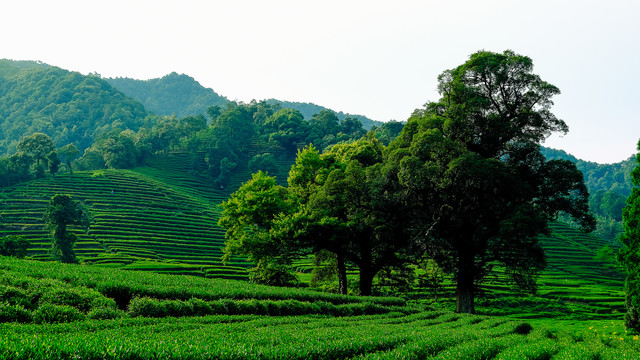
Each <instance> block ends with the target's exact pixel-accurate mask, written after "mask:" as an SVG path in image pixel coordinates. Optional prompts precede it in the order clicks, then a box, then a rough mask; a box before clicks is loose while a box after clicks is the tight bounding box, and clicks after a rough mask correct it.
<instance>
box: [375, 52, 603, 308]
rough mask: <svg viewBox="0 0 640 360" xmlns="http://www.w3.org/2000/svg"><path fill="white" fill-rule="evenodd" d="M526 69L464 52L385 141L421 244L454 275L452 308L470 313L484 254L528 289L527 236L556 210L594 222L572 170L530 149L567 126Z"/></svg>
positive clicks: (526, 62) (522, 61) (538, 257)
mask: <svg viewBox="0 0 640 360" xmlns="http://www.w3.org/2000/svg"><path fill="white" fill-rule="evenodd" d="M532 68H533V64H532V62H531V59H529V58H528V57H525V56H521V55H517V54H515V53H513V52H511V51H505V52H504V53H502V54H500V53H491V52H485V51H481V52H478V53H475V54H473V55H471V57H470V59H469V60H468V61H467V62H466V63H465V64H463V65H461V66H459V67H457V68H455V69H453V70H447V71H445V72H444V73H443V74H442V75H440V77H439V78H438V80H439V86H438V89H439V91H440V93H441V95H442V98H441V99H440V100H439V101H438V102H435V103H429V104H427V106H426V108H425V109H422V110H417V111H416V112H414V114H413V115H412V117H411V118H410V119H409V121H408V123H407V124H406V125H405V127H404V129H403V131H402V133H401V134H400V136H399V137H398V138H397V139H396V140H395V141H393V142H391V144H390V145H389V148H388V151H389V153H388V157H389V159H390V161H391V162H393V163H394V164H395V165H394V166H395V168H396V169H397V176H398V179H399V181H400V184H401V186H403V187H404V188H406V189H407V190H408V191H409V192H410V193H411V196H410V198H411V199H413V200H412V206H414V207H416V211H415V212H414V216H415V217H414V220H415V221H414V223H413V226H412V228H413V229H414V232H415V236H417V237H419V238H420V239H421V240H420V241H421V242H422V245H421V248H422V250H423V251H424V252H425V253H426V254H428V255H429V257H431V258H433V259H434V260H435V261H436V262H437V263H438V266H439V267H440V268H442V269H443V270H445V271H447V272H450V273H452V274H453V275H454V278H455V281H456V297H457V305H456V309H457V311H458V312H465V313H473V312H474V311H475V308H474V298H475V288H476V286H477V284H478V283H479V282H481V281H482V280H483V277H484V276H485V275H486V274H487V271H488V269H489V268H490V265H491V264H492V263H493V262H499V263H502V264H504V266H505V267H506V269H507V272H508V273H509V274H511V275H512V277H513V279H514V281H515V282H516V283H517V284H519V285H520V286H524V287H529V288H530V287H533V286H534V285H535V282H534V281H533V279H534V275H535V274H536V273H537V271H538V270H540V269H541V268H542V267H543V266H544V257H543V252H542V249H541V248H540V246H539V245H538V241H537V236H538V235H539V234H540V233H546V232H548V227H547V223H548V222H549V221H550V220H552V219H553V218H555V216H557V215H558V214H559V213H560V212H564V213H567V214H569V215H571V216H572V217H573V218H574V219H576V220H577V221H578V222H579V224H580V225H582V226H583V228H584V229H585V230H587V231H590V230H592V229H593V226H594V220H593V217H592V216H591V215H590V213H589V211H588V193H587V190H586V187H585V185H584V181H583V179H582V174H581V173H580V172H579V171H578V170H577V169H576V167H575V165H573V164H572V163H570V162H569V161H561V160H556V161H548V162H547V161H545V159H544V157H543V156H542V154H541V153H540V146H539V142H540V141H542V140H544V139H545V138H546V137H547V136H548V135H550V134H551V133H552V132H555V131H560V132H566V131H567V126H566V124H565V123H564V122H563V121H562V120H560V119H558V118H556V117H555V116H554V115H553V114H552V113H551V112H550V110H549V109H550V107H551V105H552V101H551V97H552V96H553V95H555V94H558V93H559V92H560V91H559V90H558V88H556V87H555V86H553V85H551V84H549V83H547V82H544V81H542V80H541V79H540V77H539V76H537V75H535V74H533V73H532V72H531V70H532Z"/></svg>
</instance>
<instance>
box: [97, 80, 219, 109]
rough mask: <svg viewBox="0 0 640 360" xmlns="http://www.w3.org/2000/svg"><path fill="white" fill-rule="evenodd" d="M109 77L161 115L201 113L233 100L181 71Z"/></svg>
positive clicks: (119, 86) (146, 106)
mask: <svg viewBox="0 0 640 360" xmlns="http://www.w3.org/2000/svg"><path fill="white" fill-rule="evenodd" d="M105 80H106V81H107V82H109V83H110V84H111V85H112V86H114V87H115V88H117V89H119V90H120V91H122V92H123V93H125V94H127V95H128V96H131V97H132V98H134V99H138V100H139V101H140V102H141V103H142V104H143V105H144V107H145V108H146V109H147V110H148V111H151V112H153V113H155V114H158V115H167V116H171V115H176V116H178V117H185V116H189V115H199V114H204V113H205V112H206V110H207V108H208V107H209V106H215V105H219V106H223V105H225V104H226V103H228V102H229V100H227V99H226V98H225V97H223V96H220V95H218V94H217V93H216V92H215V91H213V90H212V89H208V88H205V87H203V86H202V85H200V83H198V82H197V81H196V80H195V79H193V78H192V77H190V76H187V75H185V74H180V75H178V74H177V73H175V72H173V73H171V74H169V75H165V76H163V77H161V78H157V79H150V80H135V79H130V78H106V79H105Z"/></svg>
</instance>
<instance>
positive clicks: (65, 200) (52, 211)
mask: <svg viewBox="0 0 640 360" xmlns="http://www.w3.org/2000/svg"><path fill="white" fill-rule="evenodd" d="M43 218H44V222H45V225H46V227H47V229H50V230H52V231H53V241H52V243H51V255H52V257H53V258H54V259H56V260H60V261H62V262H64V263H75V262H77V260H76V254H75V252H74V251H73V245H74V244H75V242H76V235H75V234H73V233H71V232H69V229H68V227H69V226H78V227H80V228H83V229H86V228H87V227H88V226H89V212H88V210H87V209H86V207H85V206H84V205H83V204H82V203H79V202H76V201H74V200H73V199H72V198H71V196H69V195H62V194H57V195H54V196H53V197H52V198H51V201H49V205H48V206H47V208H46V210H45V212H44V216H43Z"/></svg>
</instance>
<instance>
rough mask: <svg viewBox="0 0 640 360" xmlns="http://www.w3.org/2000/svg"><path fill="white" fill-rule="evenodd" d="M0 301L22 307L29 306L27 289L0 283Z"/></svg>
mask: <svg viewBox="0 0 640 360" xmlns="http://www.w3.org/2000/svg"><path fill="white" fill-rule="evenodd" d="M0 302H6V303H8V304H10V305H20V306H24V307H29V306H30V305H31V301H30V299H29V294H28V293H27V291H25V290H24V289H21V288H17V287H14V286H8V285H0Z"/></svg>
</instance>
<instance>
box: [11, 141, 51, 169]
mask: <svg viewBox="0 0 640 360" xmlns="http://www.w3.org/2000/svg"><path fill="white" fill-rule="evenodd" d="M54 149H55V145H54V144H53V141H52V140H51V138H50V137H49V136H48V135H46V134H43V133H33V134H31V135H29V136H25V137H24V138H22V140H20V142H19V143H18V146H17V150H18V151H21V152H23V153H25V154H27V155H30V156H31V157H33V159H35V160H36V165H40V161H43V160H45V157H46V156H47V155H48V154H50V153H51V152H52V151H53V150H54Z"/></svg>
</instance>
